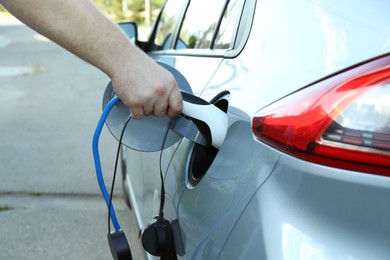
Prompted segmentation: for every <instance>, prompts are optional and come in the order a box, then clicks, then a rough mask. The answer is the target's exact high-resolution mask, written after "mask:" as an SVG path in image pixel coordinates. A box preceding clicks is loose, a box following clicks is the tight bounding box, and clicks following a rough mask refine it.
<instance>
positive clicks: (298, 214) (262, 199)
mask: <svg viewBox="0 0 390 260" xmlns="http://www.w3.org/2000/svg"><path fill="white" fill-rule="evenodd" d="M268 150H269V151H270V152H272V153H277V154H280V158H279V160H278V162H277V165H276V167H275V168H274V170H273V172H272V175H271V176H270V178H268V180H267V182H266V183H265V184H264V185H263V186H262V187H261V189H259V190H258V192H257V194H256V195H255V196H254V198H253V200H252V201H251V202H250V203H249V204H248V206H247V208H246V209H245V212H243V214H242V216H241V218H240V220H239V221H238V222H237V225H236V227H235V229H234V230H233V232H232V233H231V239H229V240H228V241H227V243H226V244H225V246H224V248H223V250H221V252H222V254H221V255H219V258H220V259H227V258H229V259H247V258H245V256H249V255H252V256H253V255H257V253H258V252H259V251H260V252H264V259H388V256H389V254H390V250H389V248H388V247H387V245H388V243H389V238H388V234H389V231H390V230H389V229H390V226H389V225H388V223H389V222H388V220H389V216H390V206H389V204H388V202H387V198H388V196H389V195H390V194H389V192H390V188H389V187H390V179H389V178H387V177H383V176H374V175H367V174H364V173H356V172H351V171H346V170H340V169H335V168H330V167H326V166H321V165H317V164H312V163H307V162H305V161H302V160H299V159H296V158H294V157H291V156H288V155H284V154H282V153H280V152H278V151H276V150H273V149H268ZM254 212H255V213H256V214H254ZM257 213H260V215H258V214H257ZM248 227H251V228H250V229H249V228H248ZM255 234H257V235H260V234H261V238H258V239H247V237H250V236H251V235H253V236H254V235H255ZM237 237H241V238H242V239H243V240H244V241H245V243H241V244H237ZM259 248H262V250H259ZM227 256H229V257H227ZM225 257H226V258H225Z"/></svg>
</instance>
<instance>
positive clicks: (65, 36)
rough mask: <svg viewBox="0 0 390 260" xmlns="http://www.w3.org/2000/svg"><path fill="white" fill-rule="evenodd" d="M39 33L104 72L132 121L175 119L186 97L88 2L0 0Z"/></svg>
mask: <svg viewBox="0 0 390 260" xmlns="http://www.w3.org/2000/svg"><path fill="white" fill-rule="evenodd" d="M0 4H2V5H3V6H4V7H5V8H6V9H8V10H9V11H10V12H11V13H12V14H13V15H15V16H16V17H18V18H19V19H20V20H21V21H22V22H23V23H25V24H27V25H28V26H30V27H31V28H33V29H34V30H36V31H37V32H39V33H41V34H43V35H45V36H46V37H48V38H49V39H51V40H52V41H54V42H56V43H57V44H59V45H61V46H62V47H64V48H65V49H68V50H69V51H70V52H72V53H74V54H75V55H77V56H79V57H80V58H81V59H83V60H85V61H86V62H88V63H90V64H92V65H94V66H96V67H97V68H99V69H100V70H102V71H103V72H105V73H106V74H107V75H108V76H109V77H110V78H111V80H112V82H113V85H114V88H115V91H116V93H117V94H118V96H119V97H120V99H121V100H122V102H123V103H124V104H125V105H127V106H128V107H130V108H131V111H132V114H133V117H134V118H142V117H143V116H145V115H150V114H154V115H156V116H163V115H169V116H175V115H177V114H178V113H179V112H180V111H181V109H182V98H181V94H180V92H179V89H178V86H177V83H176V81H175V79H174V78H173V76H172V75H171V74H170V73H169V72H168V71H166V70H165V69H163V68H162V67H160V66H159V65H157V64H156V63H155V62H154V61H153V60H151V59H150V58H149V57H148V56H147V55H146V54H145V53H143V52H142V51H141V50H140V49H138V48H137V47H135V46H133V45H132V44H131V43H130V41H129V40H128V38H127V37H126V36H125V34H124V33H123V32H122V31H121V30H120V29H119V28H118V26H117V25H115V24H114V23H112V22H111V21H110V20H108V19H107V18H106V17H105V16H104V15H103V14H102V13H101V12H100V11H99V10H98V9H97V8H96V7H95V5H94V4H92V3H91V2H90V0H0Z"/></svg>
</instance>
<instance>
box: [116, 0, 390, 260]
mask: <svg viewBox="0 0 390 260" xmlns="http://www.w3.org/2000/svg"><path fill="white" fill-rule="evenodd" d="M122 25H123V27H124V28H127V29H130V31H129V36H130V37H131V38H132V40H133V41H134V43H135V44H137V45H138V46H140V47H141V48H142V49H143V50H144V51H145V52H147V53H148V55H150V56H151V57H152V58H153V59H155V60H156V61H158V62H162V63H165V64H168V65H170V66H172V67H174V68H175V69H177V70H178V71H180V73H181V74H182V75H183V76H184V77H185V79H186V80H187V81H188V83H189V86H190V92H191V93H193V95H195V96H198V97H200V98H202V99H203V100H205V101H207V102H209V103H211V104H214V105H215V106H216V107H218V108H219V109H220V110H222V111H224V113H226V115H227V118H228V127H227V133H226V137H225V138H224V141H223V143H222V145H220V146H219V147H213V146H210V145H204V144H203V145H202V144H199V143H197V142H194V141H193V140H190V139H188V138H186V137H183V138H180V139H179V140H178V141H177V142H176V141H175V142H174V144H172V145H170V146H169V147H166V148H165V149H163V151H162V152H161V151H159V150H157V151H141V150H142V149H132V148H125V149H124V150H123V151H122V163H123V180H124V189H125V193H126V196H127V197H126V199H127V200H128V203H129V204H131V208H132V210H134V212H135V215H136V217H137V222H138V225H139V228H140V230H141V231H144V230H146V229H147V227H148V226H149V225H150V224H151V223H153V222H154V221H155V219H154V218H155V217H156V216H157V215H158V214H159V211H160V198H161V179H160V170H161V173H162V175H163V179H164V188H165V192H164V195H165V196H164V198H165V205H164V208H163V212H164V218H165V219H166V220H168V221H169V222H170V223H171V224H172V230H173V238H172V239H173V244H174V249H173V250H174V253H173V254H171V257H173V258H176V257H177V258H178V259H270V260H278V259H286V260H287V259H332V260H340V259H345V260H357V259H362V260H366V259H375V260H378V259H386V260H388V259H390V178H389V176H390V2H389V1H385V0H372V1H360V0H359V1H348V0H347V1H338V0H337V1H336V0H327V1H322V0H257V1H256V0H230V1H228V0H215V1H209V0H191V1H190V0H167V1H166V2H165V4H164V5H163V7H162V9H161V13H160V15H159V16H158V19H157V21H156V23H155V26H154V27H153V31H152V33H151V35H150V38H149V40H148V41H147V42H140V41H138V39H137V36H136V32H137V27H136V25H135V24H134V23H125V24H122ZM130 124H131V123H130ZM135 138H137V137H135ZM139 138H140V139H142V134H139ZM160 156H161V158H160ZM148 257H149V258H153V257H154V256H152V255H150V254H148Z"/></svg>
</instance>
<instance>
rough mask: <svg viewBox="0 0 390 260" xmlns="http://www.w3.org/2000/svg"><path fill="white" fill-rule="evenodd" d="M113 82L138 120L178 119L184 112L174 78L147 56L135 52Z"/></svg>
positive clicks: (122, 99)
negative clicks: (161, 117) (144, 118)
mask: <svg viewBox="0 0 390 260" xmlns="http://www.w3.org/2000/svg"><path fill="white" fill-rule="evenodd" d="M138 55H139V56H140V57H138V58H137V59H134V58H135V57H134V56H138ZM133 60H136V61H135V62H134V61H133ZM132 61H133V62H132ZM112 82H113V87H114V89H115V92H116V94H117V95H118V96H119V98H120V99H121V101H122V102H123V103H124V104H125V105H126V106H128V107H129V108H130V110H131V113H132V116H133V118H135V119H142V118H143V117H144V116H148V115H154V116H159V117H160V116H165V115H167V116H169V117H174V116H177V115H178V114H179V113H180V112H181V111H182V107H183V103H182V96H181V93H180V91H179V87H178V85H177V83H176V80H175V78H174V77H173V75H172V74H171V73H170V72H169V71H167V70H166V69H164V68H163V67H161V66H160V65H158V64H157V63H156V62H154V61H153V60H151V59H150V58H149V57H147V56H146V55H143V53H142V54H140V53H138V52H137V55H134V53H133V55H132V58H131V59H128V60H127V61H126V63H125V66H122V67H121V69H120V71H117V72H116V73H115V75H114V76H113V77H112Z"/></svg>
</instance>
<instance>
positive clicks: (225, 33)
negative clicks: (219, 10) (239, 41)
mask: <svg viewBox="0 0 390 260" xmlns="http://www.w3.org/2000/svg"><path fill="white" fill-rule="evenodd" d="M243 5H244V0H230V2H229V5H228V7H227V8H226V11H225V13H224V16H223V19H222V21H221V25H220V27H219V30H218V34H217V37H216V39H215V42H214V45H213V46H212V48H213V49H230V48H232V47H233V44H234V39H235V32H236V28H237V26H238V22H239V20H240V18H241V13H242V9H243Z"/></svg>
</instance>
